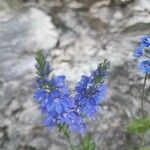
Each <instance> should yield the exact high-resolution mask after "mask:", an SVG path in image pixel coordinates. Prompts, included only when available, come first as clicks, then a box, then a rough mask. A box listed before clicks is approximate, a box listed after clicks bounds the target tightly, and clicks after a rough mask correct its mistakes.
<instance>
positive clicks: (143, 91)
mask: <svg viewBox="0 0 150 150" xmlns="http://www.w3.org/2000/svg"><path fill="white" fill-rule="evenodd" d="M147 77H148V74H147V73H146V74H145V78H144V83H143V86H142V93H141V115H142V117H143V119H144V94H145V85H146V80H147Z"/></svg>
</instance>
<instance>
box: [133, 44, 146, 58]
mask: <svg viewBox="0 0 150 150" xmlns="http://www.w3.org/2000/svg"><path fill="white" fill-rule="evenodd" d="M143 54H144V47H141V46H140V47H138V48H136V49H135V51H134V54H133V56H134V57H136V58H140V57H141V56H143Z"/></svg>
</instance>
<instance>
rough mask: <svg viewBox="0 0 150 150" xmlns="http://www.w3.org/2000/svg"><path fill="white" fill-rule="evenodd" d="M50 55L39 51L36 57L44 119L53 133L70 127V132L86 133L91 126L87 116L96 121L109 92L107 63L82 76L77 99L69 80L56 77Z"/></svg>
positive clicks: (37, 81) (77, 87)
mask: <svg viewBox="0 0 150 150" xmlns="http://www.w3.org/2000/svg"><path fill="white" fill-rule="evenodd" d="M46 59H47V58H46V55H45V54H44V53H43V52H42V51H39V52H38V53H37V55H36V61H37V64H36V69H37V75H38V77H37V78H36V83H37V87H36V90H35V94H34V97H35V99H36V101H37V102H38V103H39V106H40V109H41V112H42V113H43V115H44V124H45V125H46V126H48V128H49V129H52V128H53V127H58V128H59V127H63V126H66V127H67V128H69V129H70V130H73V131H77V132H80V133H84V132H85V131H86V129H87V125H86V124H85V122H84V116H86V117H90V118H94V115H95V114H96V112H97V111H98V106H99V105H100V103H101V101H102V99H103V98H104V97H105V95H106V92H107V86H106V84H105V82H104V79H105V77H106V76H107V74H108V68H109V62H108V61H107V60H105V61H104V63H102V64H100V65H99V66H98V68H97V69H96V70H95V71H93V72H91V75H90V76H82V77H81V80H80V82H78V84H77V86H76V88H75V93H76V94H75V96H71V95H70V94H69V90H68V87H67V86H66V83H65V76H62V75H61V76H52V75H51V72H52V69H51V67H50V64H49V63H48V62H47V61H46Z"/></svg>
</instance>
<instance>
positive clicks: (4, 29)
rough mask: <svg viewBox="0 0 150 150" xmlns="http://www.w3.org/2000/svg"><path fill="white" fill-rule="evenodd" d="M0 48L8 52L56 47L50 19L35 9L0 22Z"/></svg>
mask: <svg viewBox="0 0 150 150" xmlns="http://www.w3.org/2000/svg"><path fill="white" fill-rule="evenodd" d="M0 31H1V32H0V48H1V50H4V51H8V50H9V48H10V47H11V49H12V50H13V51H17V52H20V51H23V50H24V51H28V52H30V51H31V50H32V52H33V51H34V52H35V51H37V49H51V48H53V47H55V46H56V43H57V40H58V32H57V31H56V28H55V26H54V25H53V24H52V22H51V18H50V17H49V16H48V15H46V14H45V13H44V12H42V11H41V10H39V9H36V8H30V9H28V10H24V12H21V13H18V14H13V15H12V16H11V17H10V18H9V19H8V20H7V21H0Z"/></svg>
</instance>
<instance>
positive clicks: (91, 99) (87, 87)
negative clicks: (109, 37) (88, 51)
mask: <svg viewBox="0 0 150 150" xmlns="http://www.w3.org/2000/svg"><path fill="white" fill-rule="evenodd" d="M109 66H110V64H109V62H108V61H106V60H105V61H104V63H102V64H100V65H99V66H98V68H97V69H96V70H95V71H93V72H92V73H91V75H90V76H89V77H88V76H82V77H81V80H80V81H79V82H78V84H77V86H76V93H77V94H76V96H75V99H76V103H77V104H78V105H79V110H80V112H81V114H83V115H85V116H87V117H90V118H94V116H95V114H96V112H97V111H98V106H99V105H100V103H101V101H102V100H103V98H104V97H105V95H106V92H107V86H106V84H105V83H104V79H105V77H106V76H107V74H108V69H109Z"/></svg>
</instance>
